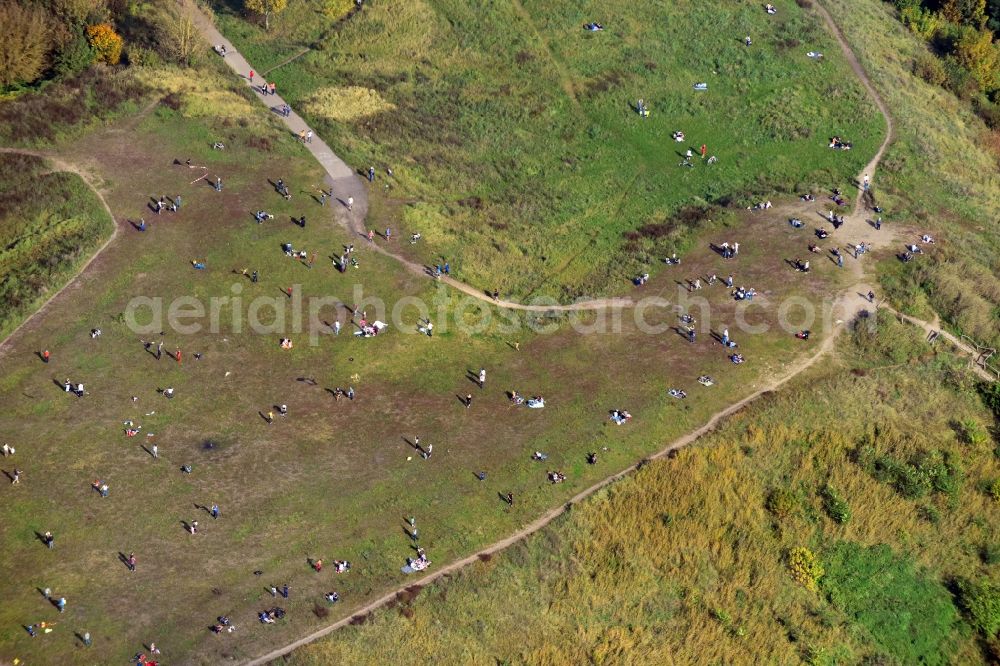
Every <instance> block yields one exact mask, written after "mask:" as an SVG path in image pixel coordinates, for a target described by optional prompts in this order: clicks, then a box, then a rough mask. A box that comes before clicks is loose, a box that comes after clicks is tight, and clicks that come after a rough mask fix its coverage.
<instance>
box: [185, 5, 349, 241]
mask: <svg viewBox="0 0 1000 666" xmlns="http://www.w3.org/2000/svg"><path fill="white" fill-rule="evenodd" d="M184 6H185V8H186V11H187V12H188V15H189V16H190V17H191V20H192V21H194V25H195V27H196V28H197V29H198V32H200V33H201V34H202V36H203V37H204V38H205V39H206V40H207V41H208V42H209V43H210V44H211V45H213V46H217V45H219V44H225V46H226V51H227V53H226V57H225V58H224V60H225V61H226V64H227V65H229V68H230V69H232V70H233V71H234V72H236V74H237V75H238V76H239V77H240V79H242V80H243V81H244V82H245V83H246V85H247V86H251V85H252V86H253V87H254V90H255V91H256V93H255V94H256V95H257V97H258V98H259V99H260V101H261V102H262V103H263V104H265V105H267V107H268V108H269V109H271V111H272V112H273V113H274V114H275V115H276V116H278V118H280V119H281V121H282V122H283V123H285V126H287V127H288V129H289V130H290V131H291V132H292V134H294V135H295V136H299V134H300V133H301V132H302V131H307V132H308V131H309V130H310V129H311V128H310V127H309V125H308V123H306V121H305V120H303V119H302V117H301V116H300V115H299V114H297V113H295V110H294V109H293V110H292V113H291V114H290V115H289V116H288V117H287V118H286V117H284V116H281V115H280V114H279V113H278V111H279V110H280V109H281V107H283V106H284V105H285V100H284V99H282V97H281V95H277V94H275V95H263V94H261V92H260V88H258V87H257V86H258V85H260V84H261V83H263V82H264V79H263V77H261V76H254V83H253V84H251V83H250V78H249V75H250V70H251V69H253V70H254V72H258V71H259V70H257V69H256V68H254V67H252V66H251V65H250V63H248V62H247V61H246V59H245V58H244V57H243V56H242V55H241V54H240V53H237V51H236V49H234V48H232V44H230V42H229V40H227V39H226V38H225V37H223V36H222V33H220V32H219V31H218V30H217V29H216V27H215V25H213V24H212V21H211V19H209V17H208V16H207V15H206V14H205V12H203V11H201V10H200V9H199V8H198V7H196V6H195V5H194V3H192V2H191V0H185V3H184ZM305 147H306V149H307V150H308V151H309V152H310V153H312V156H313V157H315V158H316V161H317V162H319V163H320V164H321V165H322V166H323V169H324V170H326V179H325V183H326V185H327V186H328V187H329V188H330V191H331V193H332V195H333V198H334V199H335V200H338V199H339V200H340V202H341V205H342V206H343V207H344V210H343V216H344V217H345V220H344V221H345V222H346V224H347V226H348V228H349V229H352V230H355V231H358V232H360V231H361V230H363V228H364V225H363V221H364V219H365V217H366V216H367V214H368V188H367V187H366V186H365V184H364V182H363V181H362V180H361V178H360V177H359V176H358V174H356V173H354V171H353V170H352V169H351V167H349V166H347V163H346V162H344V160H342V159H340V158H339V157H337V155H336V153H334V152H333V150H331V149H330V146H328V145H326V142H325V141H323V139H321V138H319V137H318V136H316V135H315V132H314V133H313V138H312V141H310V142H309V143H307V144H305ZM350 197H354V206H353V210H350V211H348V210H346V208H347V199H348V198H350Z"/></svg>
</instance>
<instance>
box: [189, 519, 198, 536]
mask: <svg viewBox="0 0 1000 666" xmlns="http://www.w3.org/2000/svg"><path fill="white" fill-rule="evenodd" d="M188 531H190V532H191V534H197V533H198V521H197V520H192V521H191V527H189V528H188Z"/></svg>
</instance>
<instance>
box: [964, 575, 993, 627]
mask: <svg viewBox="0 0 1000 666" xmlns="http://www.w3.org/2000/svg"><path fill="white" fill-rule="evenodd" d="M955 590H956V594H955V596H956V598H957V600H958V606H959V608H961V609H962V611H963V612H964V613H965V615H966V617H968V619H969V622H970V623H971V624H972V626H973V627H975V628H976V629H977V630H978V631H979V632H981V633H982V634H983V636H985V637H986V638H995V637H996V635H997V631H998V630H1000V587H998V586H996V585H995V584H993V583H992V582H990V581H982V582H978V583H977V582H975V581H972V580H969V579H967V578H963V579H960V580H958V581H957V582H956V585H955Z"/></svg>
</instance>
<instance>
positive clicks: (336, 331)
mask: <svg viewBox="0 0 1000 666" xmlns="http://www.w3.org/2000/svg"><path fill="white" fill-rule="evenodd" d="M340 327H341V323H340V320H339V319H338V320H337V321H335V322H333V334H334V335H340Z"/></svg>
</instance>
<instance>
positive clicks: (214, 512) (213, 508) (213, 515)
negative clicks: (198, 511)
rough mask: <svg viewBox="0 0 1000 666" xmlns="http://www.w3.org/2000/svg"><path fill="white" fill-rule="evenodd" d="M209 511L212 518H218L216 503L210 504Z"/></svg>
mask: <svg viewBox="0 0 1000 666" xmlns="http://www.w3.org/2000/svg"><path fill="white" fill-rule="evenodd" d="M210 513H211V514H212V518H213V519H218V517H219V505H218V504H213V505H212V510H211V512H210Z"/></svg>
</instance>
